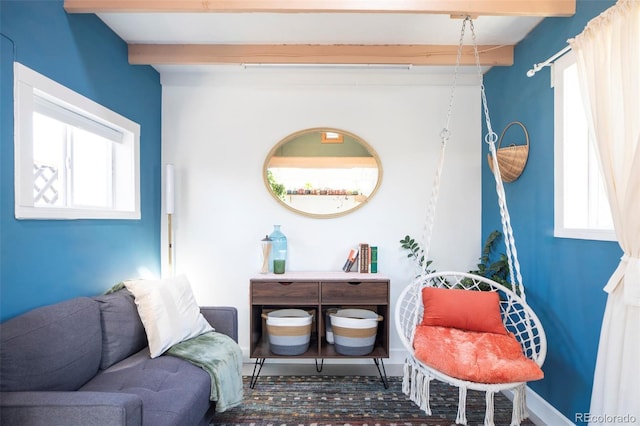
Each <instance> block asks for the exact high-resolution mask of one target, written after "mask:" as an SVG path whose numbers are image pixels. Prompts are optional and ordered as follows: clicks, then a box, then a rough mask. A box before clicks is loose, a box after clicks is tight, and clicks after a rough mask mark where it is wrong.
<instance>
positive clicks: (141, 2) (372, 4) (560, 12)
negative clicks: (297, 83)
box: [64, 0, 576, 17]
mask: <svg viewBox="0 0 640 426" xmlns="http://www.w3.org/2000/svg"><path fill="white" fill-rule="evenodd" d="M64 8H65V10H66V11H67V12H69V13H124V12H128V13H133V12H135V13H162V12H174V13H179V12H191V13H198V12H216V13H427V14H446V15H474V16H481V15H487V16H488V15H491V16H540V17H545V16H572V15H574V14H575V12H576V0H403V1H400V0H304V1H301V0H65V1H64Z"/></svg>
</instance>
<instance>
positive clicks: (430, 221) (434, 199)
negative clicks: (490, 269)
mask: <svg viewBox="0 0 640 426" xmlns="http://www.w3.org/2000/svg"><path fill="white" fill-rule="evenodd" d="M467 21H468V22H469V28H470V29H471V36H472V39H473V53H474V56H475V61H476V68H477V70H478V77H479V79H480V94H481V98H482V106H483V112H484V117H485V123H486V126H487V135H486V137H485V141H486V142H487V143H488V144H489V150H490V152H491V157H492V159H493V163H494V167H493V170H494V173H493V174H494V178H495V182H496V193H497V195H498V206H499V207H500V218H501V222H502V230H503V236H504V240H505V247H506V251H507V262H508V264H509V275H510V281H511V284H512V285H513V288H514V291H515V292H516V294H519V295H520V296H521V297H522V299H523V300H526V296H525V293H524V285H523V284H522V274H521V273H520V262H519V261H518V251H517V249H516V243H515V237H514V236H513V228H512V227H511V218H510V216H509V209H508V208H507V200H506V194H505V191H504V186H503V184H502V176H501V175H500V167H499V166H498V159H497V155H496V147H495V143H496V141H497V140H498V135H497V134H496V133H495V132H494V131H493V128H492V127H491V117H490V115H489V106H488V102H487V96H486V92H485V87H484V79H483V77H482V69H481V67H480V55H479V53H478V43H477V41H476V33H475V27H474V25H473V21H472V20H471V18H469V17H468V16H467V17H466V18H465V20H464V22H463V23H462V29H461V31H460V43H459V44H458V52H457V55H456V66H455V69H454V73H453V83H452V85H451V91H450V95H449V107H448V109H447V118H446V123H445V127H444V129H443V130H442V132H441V134H440V138H441V142H442V143H441V145H440V155H439V158H438V163H437V166H436V173H435V177H434V181H433V186H432V188H431V197H430V200H429V205H428V207H427V214H426V220H425V228H424V235H423V242H424V244H423V247H424V248H423V250H422V257H423V259H424V261H423V264H422V270H421V274H422V276H424V275H426V274H427V270H428V266H427V261H428V258H429V252H430V250H431V237H432V236H433V227H434V223H435V216H436V206H437V203H438V198H439V195H440V183H441V177H442V170H443V168H444V159H445V151H446V146H447V142H448V141H449V139H450V137H451V132H450V130H449V125H450V123H451V116H452V113H453V102H454V99H455V96H454V95H455V90H456V86H457V78H458V69H459V67H460V59H461V56H462V47H463V44H464V34H465V29H466V24H467ZM416 283H417V284H419V280H416Z"/></svg>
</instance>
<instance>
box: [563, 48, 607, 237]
mask: <svg viewBox="0 0 640 426" xmlns="http://www.w3.org/2000/svg"><path fill="white" fill-rule="evenodd" d="M575 63H576V58H575V54H574V53H573V52H571V51H569V52H568V53H567V54H565V55H564V56H562V57H561V58H559V59H557V60H556V61H555V62H554V63H553V66H552V69H551V78H552V87H553V88H554V123H555V124H554V230H553V235H554V236H555V237H559V238H574V239H584V240H600V241H617V238H616V234H615V231H614V230H613V229H596V228H570V227H567V226H565V223H564V215H565V211H564V202H565V184H564V178H565V168H564V164H565V162H564V161H565V158H564V134H565V132H564V123H565V118H564V100H563V93H564V81H563V72H564V70H566V69H567V68H568V67H570V66H572V65H573V64H575ZM594 173H598V174H599V169H598V170H594V169H589V182H588V183H587V185H588V186H590V187H591V186H593V185H597V184H598V181H599V176H594ZM590 202H591V203H593V202H592V201H590Z"/></svg>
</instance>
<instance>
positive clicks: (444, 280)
mask: <svg viewBox="0 0 640 426" xmlns="http://www.w3.org/2000/svg"><path fill="white" fill-rule="evenodd" d="M467 22H469V24H470V29H471V34H472V37H473V47H474V54H475V59H476V66H477V70H478V76H479V78H480V91H481V96H482V105H483V109H484V116H485V120H486V125H487V131H488V133H487V136H486V137H485V142H487V143H488V145H489V150H490V153H491V157H492V158H493V162H494V164H493V170H494V176H495V182H496V191H497V194H498V204H499V207H500V216H501V219H502V227H503V235H504V240H505V245H506V251H507V257H508V264H509V273H510V287H511V288H508V287H507V286H505V285H502V284H500V283H497V282H495V281H493V280H490V279H488V278H486V277H483V276H479V275H474V274H470V273H465V272H450V271H447V272H430V271H429V270H428V269H427V266H428V263H427V262H426V260H427V259H428V253H429V245H430V240H431V234H432V230H433V224H434V218H435V210H436V204H437V199H438V194H439V189H440V177H441V173H442V167H443V164H444V153H445V148H446V145H447V141H448V140H449V136H450V133H449V119H450V117H451V111H452V105H453V99H454V92H455V86H456V78H457V74H458V67H459V65H460V57H461V54H462V45H463V38H464V33H465V27H466V25H467ZM497 139H498V138H497V135H496V134H495V133H494V132H493V130H492V128H491V121H490V119H489V110H488V107H487V100H486V96H485V89H484V84H483V82H482V72H481V68H480V60H479V55H478V48H477V44H476V37H475V30H474V25H473V21H472V20H471V19H470V18H469V17H467V18H466V19H465V20H464V22H463V24H462V31H461V35H460V45H459V48H458V55H457V60H456V67H455V71H454V79H453V84H452V87H451V96H450V100H449V110H448V113H447V123H446V126H445V128H444V130H443V131H442V133H441V140H442V143H441V149H440V157H439V162H438V165H437V167H436V175H435V179H434V184H433V188H432V191H431V199H430V202H429V206H428V208H427V218H426V221H425V231H424V235H425V238H424V249H423V253H422V254H423V255H424V256H423V259H424V261H423V262H422V266H421V270H420V272H419V274H418V276H417V277H416V278H415V279H414V280H413V281H412V282H411V283H410V284H409V285H408V286H407V287H406V288H405V289H404V290H403V291H402V293H401V294H400V296H399V298H398V301H397V305H396V310H395V326H396V329H397V331H398V334H399V336H400V339H401V341H402V344H403V345H404V347H405V349H406V350H407V352H408V354H409V355H408V356H407V359H406V361H405V366H404V378H403V385H402V390H403V392H404V393H405V394H407V395H408V396H409V397H410V398H411V400H412V401H413V402H415V403H416V404H417V405H418V406H419V407H420V408H421V409H422V410H424V411H425V413H426V414H427V415H431V408H430V405H429V384H430V382H431V380H433V379H436V380H439V381H441V382H445V383H448V384H450V385H453V386H456V387H458V390H459V400H458V414H457V418H456V423H457V424H464V425H466V424H467V418H466V394H467V390H468V389H471V390H477V391H484V392H486V398H485V400H486V411H485V419H484V424H485V425H493V424H494V421H493V412H494V410H493V400H494V394H495V393H496V392H501V391H512V392H513V413H512V418H511V425H519V424H520V422H521V421H522V420H524V419H525V418H527V417H528V412H527V407H526V393H525V391H526V383H527V381H531V380H538V379H540V378H541V377H542V370H541V369H540V367H541V366H542V364H543V363H544V359H545V356H546V352H547V340H546V336H545V333H544V329H543V328H542V325H541V323H540V320H539V319H538V317H537V316H536V314H535V313H534V312H533V310H532V309H531V308H530V307H529V306H528V305H527V303H526V298H525V294H524V286H523V285H522V276H521V275H520V265H519V263H518V258H517V251H516V247H515V240H514V238H513V230H512V228H511V223H510V218H509V212H508V210H507V203H506V198H505V193H504V187H503V185H502V178H501V176H500V167H499V166H498V163H497V155H496V147H495V143H496V141H497ZM434 290H435V291H436V292H439V293H438V297H437V298H430V299H426V297H427V296H426V294H429V295H430V296H429V297H432V296H433V295H434V294H433V293H425V292H432V291H434ZM443 293H444V294H445V297H449V296H454V295H455V299H453V301H452V299H451V298H449V299H446V298H443V297H442V295H443ZM496 294H497V296H496ZM467 296H472V298H473V297H476V296H478V297H485V296H491V297H493V301H492V303H494V306H495V305H498V307H495V316H497V323H498V327H499V328H501V330H497V331H495V332H494V330H489V331H490V332H488V331H487V330H484V329H483V327H485V324H481V325H480V326H479V328H477V329H474V328H473V327H471V331H469V330H461V329H460V328H464V327H458V325H457V324H454V325H452V326H450V327H448V326H446V325H445V326H425V324H426V323H425V319H429V320H431V319H433V317H432V316H431V314H432V312H430V311H428V310H429V309H431V308H433V307H434V305H433V303H438V301H444V302H449V303H452V304H449V305H446V304H445V306H440V307H439V308H438V306H435V310H436V311H438V309H439V312H437V313H436V314H435V317H438V315H441V314H443V315H444V316H445V317H446V315H447V314H448V313H449V311H451V310H455V309H451V308H452V307H457V309H458V313H457V314H453V315H454V318H453V321H454V322H455V321H457V320H458V319H460V318H459V316H464V315H465V314H466V315H471V316H474V315H475V317H473V319H474V320H477V319H480V320H485V319H487V318H488V316H486V317H487V318H484V317H485V315H484V314H479V315H478V314H475V313H474V312H475V311H474V309H475V306H476V305H473V306H472V305H469V306H466V305H464V303H468V300H469V299H468V297H467ZM434 300H435V302H434ZM473 300H475V299H473ZM483 300H484V299H483ZM476 302H477V300H475V301H474V302H473V303H476ZM482 303H484V301H483V302H482ZM498 313H499V315H498ZM478 316H480V317H483V318H476V317H478ZM440 319H441V318H437V321H439V320H440ZM467 319H468V318H467ZM437 321H436V322H437ZM429 324H431V323H429ZM440 325H442V324H440ZM474 327H475V325H474ZM491 327H493V328H495V323H494V324H493V325H491ZM426 330H429V331H428V332H426ZM430 333H431V334H430ZM496 333H497V334H496ZM505 339H506V340H505ZM487 342H488V343H487ZM447 345H449V346H447ZM483 345H484V346H483ZM514 345H515V348H514ZM487 348H489V349H491V350H493V351H494V352H492V353H493V354H494V355H491V356H489V359H487V360H485V361H488V362H486V363H485V364H479V363H480V362H481V358H482V357H483V356H484V355H486V352H487V351H489V350H488V349H487ZM474 350H475V352H473V351H474ZM470 353H472V355H469V354H470ZM514 353H515V355H514ZM425 354H426V355H425ZM507 355H508V356H507ZM492 356H493V358H492ZM429 357H431V358H432V359H427V360H426V361H425V358H429ZM433 360H435V361H433ZM432 361H433V362H432ZM442 365H444V366H445V367H446V368H445V367H443V366H442ZM471 370H475V372H474V371H471ZM487 370H492V373H491V376H492V377H490V378H488V379H487V377H485V376H486V374H485V373H486V372H487ZM493 370H495V371H493ZM470 371H471V372H472V373H473V374H470V375H469V374H466V373H468V372H470ZM476 377H479V378H476Z"/></svg>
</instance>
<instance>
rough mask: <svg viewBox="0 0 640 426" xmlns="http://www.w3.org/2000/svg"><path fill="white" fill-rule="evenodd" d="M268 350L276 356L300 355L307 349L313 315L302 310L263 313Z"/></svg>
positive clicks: (280, 310)
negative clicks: (267, 336)
mask: <svg viewBox="0 0 640 426" xmlns="http://www.w3.org/2000/svg"><path fill="white" fill-rule="evenodd" d="M262 318H264V319H265V320H266V322H267V334H268V335H269V349H270V350H271V352H273V353H274V354H276V355H301V354H303V353H305V352H306V351H307V349H309V342H310V340H311V321H312V319H313V314H312V313H309V312H307V311H304V310H302V309H279V310H277V311H272V312H269V313H263V314H262Z"/></svg>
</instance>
